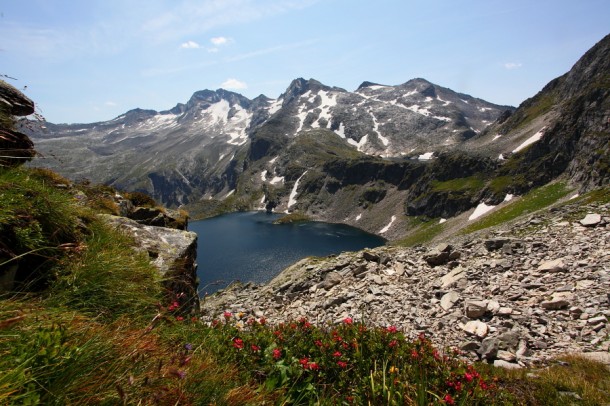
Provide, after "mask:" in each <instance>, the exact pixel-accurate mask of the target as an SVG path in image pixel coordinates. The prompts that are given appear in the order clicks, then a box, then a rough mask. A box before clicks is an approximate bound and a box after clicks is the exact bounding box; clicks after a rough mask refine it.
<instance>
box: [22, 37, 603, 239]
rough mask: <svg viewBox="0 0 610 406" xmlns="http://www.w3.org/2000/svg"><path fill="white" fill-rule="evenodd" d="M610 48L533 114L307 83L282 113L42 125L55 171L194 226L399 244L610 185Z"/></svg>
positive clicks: (230, 103)
mask: <svg viewBox="0 0 610 406" xmlns="http://www.w3.org/2000/svg"><path fill="white" fill-rule="evenodd" d="M609 49H610V36H607V37H605V38H604V39H603V40H601V41H600V42H599V43H598V44H596V45H595V46H594V47H593V48H592V49H591V50H589V51H588V52H587V53H586V54H585V55H584V56H583V57H582V58H581V59H580V60H579V61H578V62H577V63H576V64H575V65H574V67H573V68H572V69H571V70H570V71H569V72H568V73H566V74H565V75H563V76H561V77H559V78H556V79H554V80H552V81H551V82H550V83H549V84H548V85H547V86H545V87H544V88H543V89H542V90H541V91H540V92H539V93H538V94H537V95H535V96H534V97H532V98H530V99H527V100H526V101H524V102H523V103H522V104H521V105H520V106H519V107H518V108H514V107H511V106H499V105H495V104H492V103H489V102H486V101H484V100H481V99H477V98H475V97H472V96H469V95H465V94H461V93H457V92H454V91H452V90H450V89H448V88H444V87H441V86H438V85H436V84H433V83H430V82H428V81H426V80H424V79H420V78H418V79H413V80H409V81H408V82H406V83H404V84H401V85H397V86H388V85H381V84H376V83H372V82H364V83H362V84H361V85H360V86H359V87H358V89H356V90H355V91H353V92H350V91H347V90H344V89H341V88H338V87H330V86H326V85H324V84H322V83H320V82H318V81H316V80H314V79H309V80H305V79H302V78H299V79H295V80H293V81H292V83H290V85H289V86H288V88H287V89H286V91H285V92H284V93H283V94H281V95H280V96H279V97H278V98H277V99H270V98H268V97H266V96H263V95H261V96H258V97H257V98H255V99H253V100H250V99H248V98H246V97H244V96H242V95H240V94H237V93H234V92H230V91H227V90H223V89H218V90H216V91H212V90H202V91H198V92H195V93H194V94H193V96H192V97H191V98H190V100H189V101H188V102H186V103H185V104H182V103H179V104H177V105H176V106H175V107H173V108H172V109H169V110H165V111H160V112H157V111H154V110H142V109H135V110H131V111H128V112H127V113H125V114H122V115H120V116H118V117H116V118H115V119H113V120H110V121H105V122H98V123H91V124H52V123H47V122H29V123H28V124H27V126H24V127H26V129H25V130H24V131H26V132H28V135H29V136H30V137H31V138H32V140H33V141H34V142H35V145H36V150H37V151H38V152H39V154H41V156H42V157H43V158H44V159H38V160H37V161H36V162H35V163H34V164H35V165H37V166H45V167H49V168H51V169H53V170H55V171H57V172H59V173H60V174H62V175H64V176H67V177H70V178H72V179H89V180H91V181H93V182H96V183H104V184H109V185H112V186H114V187H116V188H118V189H124V190H129V191H141V192H145V193H147V194H149V195H151V196H152V197H154V198H155V199H157V200H158V201H160V202H162V203H163V204H164V205H166V206H167V207H184V208H187V209H188V210H189V211H190V212H191V213H192V215H193V216H194V217H205V216H209V215H213V214H218V213H221V212H226V211H234V210H252V209H266V210H275V211H282V212H299V213H303V214H306V215H307V216H309V217H311V218H314V219H317V220H324V221H331V222H342V223H347V224H351V225H355V226H358V227H360V228H363V229H365V230H367V231H370V232H373V233H377V234H380V235H383V236H385V237H387V238H390V239H393V238H398V237H401V236H404V235H405V233H407V232H408V230H409V228H410V226H409V225H410V224H411V223H412V222H411V221H410V219H412V218H413V217H414V216H419V217H423V218H435V219H437V218H449V217H453V216H456V215H459V214H460V213H463V212H465V211H468V210H470V209H472V208H474V207H476V206H477V205H480V204H481V203H485V204H488V205H495V204H498V203H500V202H502V201H503V200H505V199H506V198H507V196H512V195H517V194H522V193H525V192H527V191H528V190H530V189H532V188H533V187H536V186H540V185H543V184H545V183H547V182H550V181H553V180H554V179H556V178H557V177H558V176H564V177H565V178H566V179H567V180H568V181H570V182H572V183H574V184H576V185H577V187H578V188H579V189H581V190H582V191H585V190H590V189H592V188H595V187H597V186H600V185H603V184H606V183H607V182H608V179H609V178H610V176H609V174H608V171H609V168H610V158H609V156H610V153H609V151H610V145H609V143H610V141H609V137H608V134H609V128H608V126H609V122H610V113H609V106H608V105H609V102H608V93H609V92H610V90H609V89H610V77H609V72H610V66H609V63H610V62H609V61H610V52H609Z"/></svg>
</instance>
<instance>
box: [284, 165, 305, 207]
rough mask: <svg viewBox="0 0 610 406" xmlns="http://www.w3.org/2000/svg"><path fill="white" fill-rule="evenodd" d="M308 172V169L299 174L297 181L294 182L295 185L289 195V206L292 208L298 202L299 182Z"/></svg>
mask: <svg viewBox="0 0 610 406" xmlns="http://www.w3.org/2000/svg"><path fill="white" fill-rule="evenodd" d="M306 173H307V171H305V172H303V174H302V175H301V176H299V178H298V179H297V181H296V182H294V186H293V187H292V190H291V191H290V196H289V197H288V206H287V208H291V207H292V206H294V205H295V204H297V188H298V187H299V182H300V181H301V179H303V176H305V174H306Z"/></svg>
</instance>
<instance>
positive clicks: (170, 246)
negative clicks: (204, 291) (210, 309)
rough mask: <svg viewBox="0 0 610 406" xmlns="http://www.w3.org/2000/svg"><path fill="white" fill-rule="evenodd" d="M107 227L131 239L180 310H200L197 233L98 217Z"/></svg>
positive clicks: (133, 221) (123, 219)
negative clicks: (152, 265)
mask: <svg viewBox="0 0 610 406" xmlns="http://www.w3.org/2000/svg"><path fill="white" fill-rule="evenodd" d="M101 216H102V218H103V219H104V220H105V221H107V222H108V223H109V224H111V225H113V226H115V227H117V228H118V229H120V230H122V231H124V232H126V233H127V234H129V235H131V236H133V238H134V239H135V240H136V242H137V244H138V245H139V247H141V249H142V250H145V251H146V252H147V253H148V255H149V257H150V259H151V262H152V263H153V264H154V265H155V266H156V267H157V268H158V269H159V272H160V273H161V275H162V276H163V278H164V281H163V284H164V286H165V288H166V289H167V291H168V292H169V293H171V294H172V295H173V296H172V297H171V300H177V301H179V303H180V304H181V305H182V306H183V308H190V309H192V310H195V309H198V307H199V295H198V291H197V288H198V286H197V264H196V262H195V260H196V258H197V234H195V233H193V232H190V231H183V230H176V229H172V228H165V227H156V226H148V225H143V224H140V223H138V222H136V221H135V220H130V219H127V218H125V217H117V216H111V215H101Z"/></svg>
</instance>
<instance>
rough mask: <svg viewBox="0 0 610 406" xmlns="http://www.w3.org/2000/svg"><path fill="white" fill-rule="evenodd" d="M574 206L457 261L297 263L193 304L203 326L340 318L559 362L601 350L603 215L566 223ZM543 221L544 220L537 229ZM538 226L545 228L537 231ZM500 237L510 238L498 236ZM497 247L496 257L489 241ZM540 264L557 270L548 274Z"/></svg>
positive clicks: (605, 264) (463, 250) (511, 358)
mask: <svg viewBox="0 0 610 406" xmlns="http://www.w3.org/2000/svg"><path fill="white" fill-rule="evenodd" d="M577 209H579V208H578V207H576V206H566V207H562V208H560V209H556V210H555V211H553V212H550V213H543V214H537V215H536V217H530V218H529V219H526V220H521V221H519V222H517V223H515V224H511V228H510V230H519V229H522V228H524V227H531V226H532V225H534V224H538V226H537V227H538V229H537V230H536V231H533V232H530V234H528V235H525V236H519V235H512V236H511V235H510V232H509V231H507V230H509V228H508V227H507V228H506V230H505V231H495V232H493V233H491V232H489V235H488V236H486V238H479V239H473V240H468V241H461V242H458V243H454V244H453V247H454V250H459V252H460V256H459V258H456V259H455V260H453V261H450V262H448V263H446V264H444V265H435V266H432V265H431V264H430V263H429V262H428V261H427V260H426V259H429V257H430V255H429V254H430V250H428V249H426V248H414V249H412V248H392V247H381V248H376V249H373V250H366V251H361V252H355V253H342V254H340V255H338V256H334V257H329V258H322V259H319V258H318V259H316V258H310V259H304V260H302V261H300V262H298V263H297V264H295V265H293V266H291V267H290V268H288V269H286V270H285V271H283V272H282V273H281V274H280V275H278V276H277V277H276V278H275V279H274V280H273V281H271V282H270V283H269V284H267V285H254V284H246V285H240V284H235V285H233V286H231V287H229V288H227V289H225V290H224V291H223V292H220V293H219V294H216V295H212V296H209V297H206V298H205V299H204V300H203V301H202V311H203V314H204V319H206V320H212V319H214V318H219V317H220V316H221V314H222V312H224V311H230V312H232V313H233V314H235V315H236V317H242V318H248V317H265V318H266V319H267V321H268V322H269V323H280V322H283V321H286V320H290V319H297V318H299V317H302V316H303V317H307V318H308V319H309V320H310V321H312V322H314V323H317V324H319V325H322V324H325V323H329V322H330V323H338V322H340V321H341V320H342V319H344V318H345V317H352V318H353V319H354V320H356V321H358V320H362V321H365V322H366V323H370V324H373V325H378V326H382V327H385V326H389V325H395V326H397V327H398V328H400V329H402V330H403V331H404V332H405V333H406V334H407V335H409V336H411V337H416V336H417V334H419V333H421V332H423V333H425V334H426V335H428V337H429V338H430V339H431V340H432V341H433V342H434V343H435V344H436V345H437V346H439V347H440V348H445V347H447V346H451V347H458V348H461V349H462V350H463V351H464V352H465V353H466V354H467V356H469V357H471V358H472V359H484V360H487V361H488V362H495V361H497V360H499V361H501V362H497V364H498V365H500V364H502V365H504V364H506V363H507V367H519V366H523V365H527V364H530V363H532V362H534V361H543V360H546V359H549V358H551V357H553V356H555V355H559V354H563V353H581V352H587V353H588V352H608V351H609V350H610V341H609V337H608V331H609V327H608V316H610V296H609V293H610V226H609V225H608V217H609V212H610V205H608V204H606V205H591V206H587V207H586V209H589V210H591V211H595V212H597V213H600V214H601V216H600V217H601V218H602V220H601V221H600V222H599V223H598V224H597V225H596V226H595V227H591V226H587V227H585V226H583V225H582V224H581V223H580V222H579V221H578V220H574V218H573V217H574V215H573V213H571V212H573V211H574V210H577ZM540 220H544V221H540ZM540 224H547V225H546V226H541V225H540ZM507 237H510V238H507ZM499 238H502V239H503V244H502V245H501V247H498V246H497V244H495V243H494V244H492V243H491V242H489V241H490V239H495V240H494V241H497V240H498V239H499ZM549 262H554V263H555V264H560V266H555V267H552V271H550V270H549V269H547V267H546V266H541V265H544V264H547V263H549Z"/></svg>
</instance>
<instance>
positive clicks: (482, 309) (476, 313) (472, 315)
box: [464, 300, 487, 319]
mask: <svg viewBox="0 0 610 406" xmlns="http://www.w3.org/2000/svg"><path fill="white" fill-rule="evenodd" d="M485 313H487V302H485V301H483V300H467V301H466V302H465V303H464V314H465V315H466V317H468V318H469V319H478V318H479V317H483V316H484V315H485Z"/></svg>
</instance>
